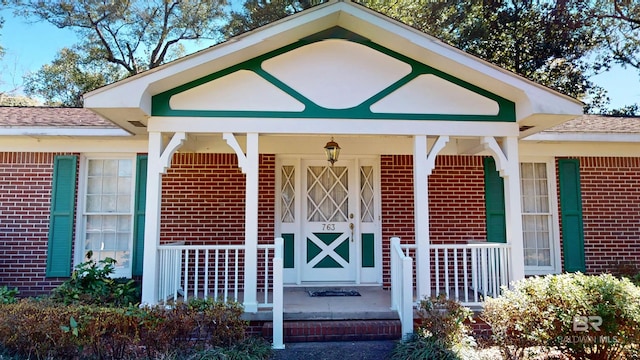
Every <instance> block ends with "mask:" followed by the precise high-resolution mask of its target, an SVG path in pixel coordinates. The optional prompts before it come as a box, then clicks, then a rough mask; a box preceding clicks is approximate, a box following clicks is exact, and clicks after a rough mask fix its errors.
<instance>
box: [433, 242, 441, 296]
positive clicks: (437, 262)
mask: <svg viewBox="0 0 640 360" xmlns="http://www.w3.org/2000/svg"><path fill="white" fill-rule="evenodd" d="M434 250H435V262H436V293H435V295H436V296H440V259H439V258H438V253H439V252H438V249H437V248H434Z"/></svg>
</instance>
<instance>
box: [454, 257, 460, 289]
mask: <svg viewBox="0 0 640 360" xmlns="http://www.w3.org/2000/svg"><path fill="white" fill-rule="evenodd" d="M453 266H454V267H453V283H454V285H453V286H454V291H455V294H456V297H455V300H456V301H460V289H458V249H453Z"/></svg>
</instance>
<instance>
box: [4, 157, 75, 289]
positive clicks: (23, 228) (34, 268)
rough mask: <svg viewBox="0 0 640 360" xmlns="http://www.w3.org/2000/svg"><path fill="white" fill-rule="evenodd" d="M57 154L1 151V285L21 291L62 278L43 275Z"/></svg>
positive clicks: (44, 286)
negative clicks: (54, 165)
mask: <svg viewBox="0 0 640 360" xmlns="http://www.w3.org/2000/svg"><path fill="white" fill-rule="evenodd" d="M55 155H58V154H54V153H0V286H4V285H7V286H9V287H17V288H18V289H19V290H20V295H21V296H34V295H39V294H43V293H47V292H49V291H50V290H51V289H52V288H54V287H55V286H57V285H59V284H60V282H61V281H62V280H61V279H57V278H47V277H45V271H46V264H47V241H48V231H49V210H50V206H51V184H52V175H53V158H54V156H55ZM71 266H72V264H69V267H70V268H71Z"/></svg>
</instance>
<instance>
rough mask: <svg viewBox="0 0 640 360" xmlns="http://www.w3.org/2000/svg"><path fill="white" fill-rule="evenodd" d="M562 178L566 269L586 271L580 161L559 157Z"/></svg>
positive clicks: (561, 212)
mask: <svg viewBox="0 0 640 360" xmlns="http://www.w3.org/2000/svg"><path fill="white" fill-rule="evenodd" d="M558 177H559V179H560V216H561V217H562V221H561V224H560V226H561V228H562V229H561V232H562V254H563V260H564V270H565V271H568V272H576V271H580V272H584V271H586V264H585V255H584V225H583V220H582V195H581V188H580V161H579V160H578V159H558Z"/></svg>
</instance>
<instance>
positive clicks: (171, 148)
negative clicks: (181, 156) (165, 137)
mask: <svg viewBox="0 0 640 360" xmlns="http://www.w3.org/2000/svg"><path fill="white" fill-rule="evenodd" d="M185 140H187V133H184V132H177V133H175V134H173V137H172V138H171V141H169V144H167V147H166V148H165V149H164V151H163V152H162V155H160V159H159V164H160V166H161V169H160V173H162V174H166V173H167V169H169V168H170V167H171V158H172V157H173V154H174V153H175V152H176V151H178V149H179V148H180V147H181V146H182V144H184V142H185Z"/></svg>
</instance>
